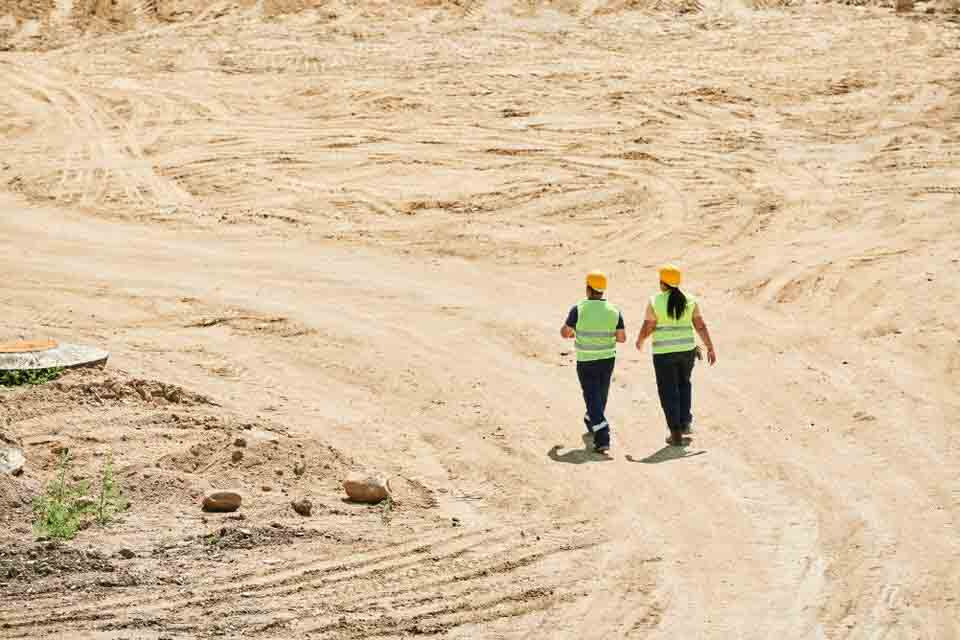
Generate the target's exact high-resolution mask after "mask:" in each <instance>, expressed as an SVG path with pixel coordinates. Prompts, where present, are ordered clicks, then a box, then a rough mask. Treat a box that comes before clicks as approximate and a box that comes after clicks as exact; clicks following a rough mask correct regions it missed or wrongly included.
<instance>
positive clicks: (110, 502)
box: [33, 451, 129, 540]
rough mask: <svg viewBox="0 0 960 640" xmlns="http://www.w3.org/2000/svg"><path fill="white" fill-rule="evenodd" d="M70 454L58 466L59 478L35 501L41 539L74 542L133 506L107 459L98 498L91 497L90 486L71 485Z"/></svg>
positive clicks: (34, 521)
mask: <svg viewBox="0 0 960 640" xmlns="http://www.w3.org/2000/svg"><path fill="white" fill-rule="evenodd" d="M69 469H70V452H69V451H64V452H63V454H61V456H60V462H59V464H58V466H57V477H56V478H55V479H54V480H53V482H51V483H50V484H48V485H47V487H46V489H45V490H44V492H43V494H42V495H40V496H38V497H36V498H35V499H34V501H33V529H34V532H35V533H36V534H37V536H40V537H45V538H58V539H61V540H70V539H71V538H73V537H74V536H75V535H77V531H79V530H81V529H83V528H85V527H86V526H88V525H89V523H90V522H91V520H92V521H95V522H97V523H98V524H100V525H101V526H105V525H107V524H109V523H110V521H111V520H112V519H113V516H114V515H115V514H116V513H118V512H120V511H123V510H125V509H126V508H127V507H128V506H129V505H128V503H127V501H126V500H125V499H124V497H123V494H122V492H121V491H120V488H119V487H118V486H117V483H116V481H115V479H114V477H113V463H112V461H111V460H109V459H108V460H107V462H106V463H104V466H103V470H102V471H101V474H100V487H99V493H98V495H97V497H96V499H91V498H90V497H88V495H89V491H90V483H89V482H87V481H81V482H76V483H69V482H68V481H67V473H68V471H69Z"/></svg>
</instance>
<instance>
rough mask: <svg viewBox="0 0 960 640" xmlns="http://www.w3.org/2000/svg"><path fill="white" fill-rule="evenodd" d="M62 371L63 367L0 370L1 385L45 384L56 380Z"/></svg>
mask: <svg viewBox="0 0 960 640" xmlns="http://www.w3.org/2000/svg"><path fill="white" fill-rule="evenodd" d="M62 373H63V367H51V368H49V369H27V370H15V371H0V387H19V386H21V385H25V384H45V383H47V382H50V381H51V380H56V379H57V378H59V377H60V374H62Z"/></svg>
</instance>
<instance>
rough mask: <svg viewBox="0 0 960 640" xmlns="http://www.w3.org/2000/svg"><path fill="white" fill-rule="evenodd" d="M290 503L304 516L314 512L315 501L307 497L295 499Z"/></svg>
mask: <svg viewBox="0 0 960 640" xmlns="http://www.w3.org/2000/svg"><path fill="white" fill-rule="evenodd" d="M290 505H291V506H292V507H293V510H294V511H296V512H297V513H299V514H300V515H302V516H309V515H310V514H311V513H312V512H313V503H312V502H310V501H309V500H307V499H306V498H302V499H300V500H294V501H293V502H291V503H290Z"/></svg>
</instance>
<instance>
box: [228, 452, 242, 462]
mask: <svg viewBox="0 0 960 640" xmlns="http://www.w3.org/2000/svg"><path fill="white" fill-rule="evenodd" d="M230 459H231V460H233V461H234V462H240V461H241V460H243V451H239V450H238V451H234V452H233V454H232V455H231V456H230Z"/></svg>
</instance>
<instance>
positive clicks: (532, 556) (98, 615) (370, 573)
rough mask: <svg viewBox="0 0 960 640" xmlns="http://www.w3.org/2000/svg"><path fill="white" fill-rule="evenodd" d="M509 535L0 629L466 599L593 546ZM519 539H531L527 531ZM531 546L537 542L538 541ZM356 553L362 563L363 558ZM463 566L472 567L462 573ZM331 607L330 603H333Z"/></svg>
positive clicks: (317, 566)
mask: <svg viewBox="0 0 960 640" xmlns="http://www.w3.org/2000/svg"><path fill="white" fill-rule="evenodd" d="M517 534H518V531H517V530H509V531H506V532H504V533H500V534H498V533H496V532H494V531H490V530H487V531H482V532H476V533H464V534H458V535H454V536H444V537H441V538H438V539H436V540H433V541H428V542H424V541H423V540H415V541H411V542H405V543H401V544H402V545H403V546H404V547H405V548H404V549H402V550H396V551H394V550H390V552H388V553H380V552H373V555H371V554H362V555H361V556H360V559H359V560H357V557H356V556H354V558H352V559H351V560H350V561H348V562H338V561H320V562H315V561H313V562H306V563H301V564H299V565H297V564H294V565H293V566H289V565H288V566H287V568H285V569H284V570H283V571H281V572H269V573H260V574H253V575H250V574H248V575H246V577H239V576H238V577H235V578H234V579H233V580H232V581H231V583H230V585H229V586H228V587H225V588H216V587H213V588H209V586H205V585H196V586H194V585H191V589H192V590H196V591H200V592H202V593H204V596H202V597H200V598H195V597H189V596H183V595H181V594H179V593H177V594H176V595H174V594H172V593H167V594H163V593H161V594H157V593H155V592H150V595H149V596H147V594H146V593H144V594H140V595H132V596H127V597H124V598H122V599H116V600H107V601H104V602H101V603H99V604H98V605H96V606H94V607H75V608H67V609H60V610H57V609H53V610H51V611H49V612H48V613H47V614H46V615H45V616H44V617H42V618H32V617H31V618H17V617H16V616H13V617H11V618H10V619H8V620H6V621H5V622H4V627H5V628H6V629H10V630H15V629H25V628H29V629H30V630H31V631H36V630H38V629H41V628H43V627H46V626H52V625H56V626H64V625H70V626H73V625H77V624H79V625H80V626H85V625H84V623H88V622H93V621H104V620H110V619H118V618H119V617H121V616H126V615H128V611H129V609H130V607H133V606H134V605H136V610H137V612H138V616H140V617H141V618H144V617H145V618H156V619H165V618H166V617H169V616H170V615H174V613H173V612H175V615H176V616H186V615H188V614H189V612H190V611H195V610H203V611H209V610H211V609H216V608H217V607H218V605H221V604H222V603H224V602H230V601H232V600H233V599H234V598H236V597H242V598H244V599H245V600H244V601H245V602H248V603H255V602H258V601H260V600H267V601H273V600H275V599H278V598H279V599H283V598H285V597H288V596H293V595H296V596H297V597H298V600H304V599H305V598H306V599H307V600H304V601H309V602H316V603H317V604H318V605H321V604H322V605H324V606H327V603H329V602H331V600H330V598H331V597H334V596H336V594H337V593H338V592H339V591H340V588H341V585H342V584H344V583H349V584H350V585H351V589H350V592H351V602H353V598H355V597H356V595H357V594H358V593H362V591H363V590H364V587H365V586H366V587H368V588H369V590H370V597H371V598H374V599H376V600H379V599H380V598H381V597H391V598H393V599H398V598H401V597H402V596H406V595H408V594H410V593H419V592H420V589H421V588H437V587H441V586H444V585H454V584H456V585H466V587H467V593H465V594H464V597H467V595H470V594H475V593H484V592H487V591H489V590H492V589H493V588H494V587H492V586H491V587H484V582H485V581H487V580H496V579H499V578H500V577H501V576H504V575H512V574H514V573H516V572H518V571H520V570H523V569H526V568H529V567H532V566H534V565H536V564H537V563H538V562H540V561H542V560H543V559H545V558H547V557H549V556H551V555H555V554H564V553H569V552H576V551H579V550H585V549H589V548H591V547H593V546H595V544H596V543H595V542H590V543H581V544H578V543H573V544H567V543H563V544H559V546H557V545H556V544H551V543H550V541H551V540H554V539H558V538H560V539H562V538H563V537H562V536H559V535H558V534H557V533H556V532H551V533H547V534H544V535H545V536H547V537H546V538H544V542H543V543H542V544H540V545H538V544H536V543H526V542H513V541H515V540H518V539H522V537H521V536H518V535H517ZM527 535H529V536H530V537H531V538H532V537H533V532H531V533H529V534H527ZM538 542H540V540H539V536H538ZM558 542H559V540H558ZM545 545H546V548H544V549H540V550H536V547H538V546H540V547H543V546H545ZM530 547H534V550H533V551H531V552H525V551H526V550H527V549H529V548H530ZM364 555H366V556H368V557H366V558H364ZM491 559H495V561H491ZM478 564H479V565H480V566H479V567H478V566H477V565H478ZM470 567H473V568H472V569H470ZM438 571H440V573H441V575H443V574H446V575H445V576H444V577H443V578H441V579H434V580H430V581H427V582H426V583H423V584H421V583H412V581H414V580H416V579H418V578H422V577H423V576H430V575H435V574H436V573H437V572H438ZM411 574H412V575H411ZM384 580H393V581H398V580H399V581H400V584H401V585H403V586H401V587H399V588H396V589H394V590H393V591H391V592H389V593H387V594H382V593H380V595H378V593H379V592H381V591H382V587H381V584H382V582H383V581H384ZM145 596H146V597H145ZM437 598H439V599H442V596H441V595H438V596H437ZM427 600H429V599H427ZM333 601H336V598H334V600H333ZM344 607H346V604H344V605H337V606H336V609H337V610H340V609H343V608H344ZM229 615H230V614H229V612H226V613H224V616H227V617H229ZM121 626H122V625H121Z"/></svg>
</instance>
